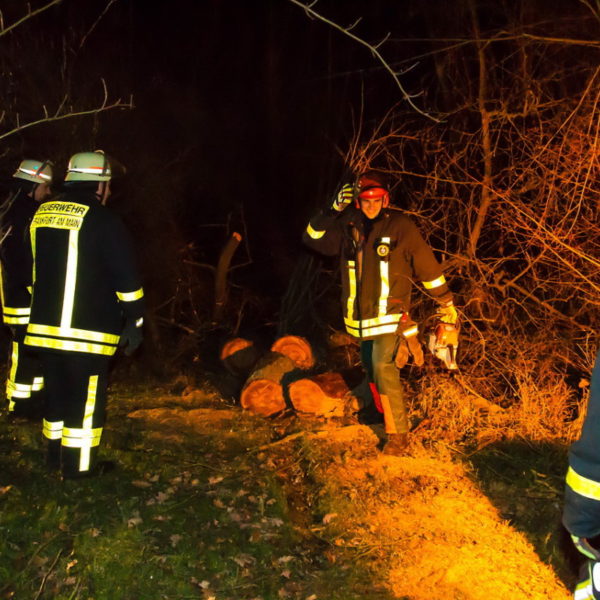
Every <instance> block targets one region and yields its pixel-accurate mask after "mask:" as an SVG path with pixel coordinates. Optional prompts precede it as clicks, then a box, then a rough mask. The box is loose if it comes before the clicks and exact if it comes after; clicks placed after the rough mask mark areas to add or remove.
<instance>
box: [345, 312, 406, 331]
mask: <svg viewBox="0 0 600 600" xmlns="http://www.w3.org/2000/svg"><path fill="white" fill-rule="evenodd" d="M401 316H402V313H392V314H390V315H384V316H383V317H374V318H373V319H363V320H362V321H357V320H356V319H348V318H345V319H344V322H345V323H346V325H347V326H349V327H355V328H357V329H358V328H359V327H376V326H378V325H387V324H388V323H398V321H399V320H400V317H401Z"/></svg>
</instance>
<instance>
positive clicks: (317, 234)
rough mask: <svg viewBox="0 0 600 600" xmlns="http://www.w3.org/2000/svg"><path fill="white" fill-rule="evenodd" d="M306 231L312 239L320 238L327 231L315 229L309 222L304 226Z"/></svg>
mask: <svg viewBox="0 0 600 600" xmlns="http://www.w3.org/2000/svg"><path fill="white" fill-rule="evenodd" d="M306 233H308V235H309V236H310V237H311V238H312V239H313V240H320V239H321V238H322V237H323V236H324V235H325V234H326V233H327V231H325V230H323V231H317V230H316V229H313V227H312V225H311V224H310V223H309V224H308V227H307V228H306Z"/></svg>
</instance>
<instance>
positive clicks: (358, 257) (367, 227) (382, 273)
mask: <svg viewBox="0 0 600 600" xmlns="http://www.w3.org/2000/svg"><path fill="white" fill-rule="evenodd" d="M303 241H304V243H305V244H306V245H308V246H309V247H310V248H312V249H314V250H316V251H317V252H320V253H321V254H325V255H327V256H334V255H337V254H339V255H340V259H341V277H342V309H343V313H344V322H345V326H346V330H347V331H348V333H349V334H351V335H353V336H355V337H358V338H361V339H368V338H373V337H376V336H379V335H384V334H388V333H395V332H396V330H397V329H398V323H399V321H400V318H401V316H402V314H403V313H407V312H408V310H409V309H410V295H411V289H412V283H413V282H414V281H415V280H418V281H420V282H421V283H422V284H423V286H424V288H425V291H426V292H427V293H428V294H429V295H430V296H431V297H433V298H435V299H436V300H437V301H438V302H439V303H440V304H443V303H446V302H449V301H450V300H452V295H451V293H450V291H449V289H448V285H447V284H446V279H445V278H444V275H443V273H442V269H441V267H440V265H439V263H438V262H437V260H436V259H435V257H434V255H433V251H432V250H431V248H430V247H429V245H428V244H427V243H426V242H425V240H424V239H423V237H422V236H421V234H420V232H419V230H418V229H417V227H416V225H415V224H414V222H413V221H412V220H411V219H410V218H409V217H407V216H406V215H404V214H402V213H399V212H396V211H391V210H388V209H383V210H382V211H381V212H380V213H379V215H378V216H377V218H375V219H373V220H370V219H367V218H366V217H365V216H364V214H363V213H362V212H361V211H360V210H358V209H356V208H354V207H353V206H349V207H348V208H346V209H345V210H344V212H343V213H341V214H338V213H336V214H333V211H329V212H328V213H321V214H319V215H316V216H315V217H313V218H312V219H311V220H310V222H309V224H308V227H307V228H306V231H305V232H304V234H303Z"/></svg>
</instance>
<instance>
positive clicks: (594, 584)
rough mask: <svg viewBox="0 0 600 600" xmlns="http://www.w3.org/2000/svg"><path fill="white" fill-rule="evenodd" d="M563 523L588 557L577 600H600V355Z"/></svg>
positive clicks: (572, 462)
mask: <svg viewBox="0 0 600 600" xmlns="http://www.w3.org/2000/svg"><path fill="white" fill-rule="evenodd" d="M562 520H563V524H564V526H565V527H566V529H567V531H568V532H569V533H570V534H571V539H572V540H573V542H574V544H575V547H576V548H577V549H578V550H579V551H580V552H581V553H582V554H583V555H584V556H585V557H586V559H587V560H586V561H585V563H584V564H583V565H582V567H581V572H580V578H579V583H578V584H577V587H576V588H575V595H574V598H575V599H576V600H600V352H598V354H597V356H596V363H595V365H594V370H593V372H592V381H591V387H590V401H589V405H588V409H587V414H586V417H585V421H584V423H583V427H582V429H581V436H580V437H579V440H577V441H576V442H575V443H574V444H573V445H572V446H571V448H570V450H569V468H568V471H567V480H566V490H565V503H564V508H563V519H562Z"/></svg>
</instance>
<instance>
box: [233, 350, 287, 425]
mask: <svg viewBox="0 0 600 600" xmlns="http://www.w3.org/2000/svg"><path fill="white" fill-rule="evenodd" d="M296 368H297V367H296V364H295V363H294V361H293V360H292V359H291V358H288V357H287V356H284V355H283V354H278V353H274V352H272V353H270V354H268V355H267V356H265V357H264V358H263V359H261V360H260V361H259V363H258V364H257V366H256V369H255V370H254V372H253V373H252V374H251V375H250V377H249V378H248V380H247V381H246V383H245V385H244V387H243V389H242V393H241V396H240V403H241V405H242V408H244V409H246V410H248V411H250V412H252V413H255V414H258V415H262V416H264V417H268V416H270V415H273V414H275V413H277V412H279V411H282V410H283V409H285V408H286V402H285V397H284V395H283V385H282V380H283V378H284V377H285V375H286V374H288V373H290V372H291V371H293V370H294V369H296Z"/></svg>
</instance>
